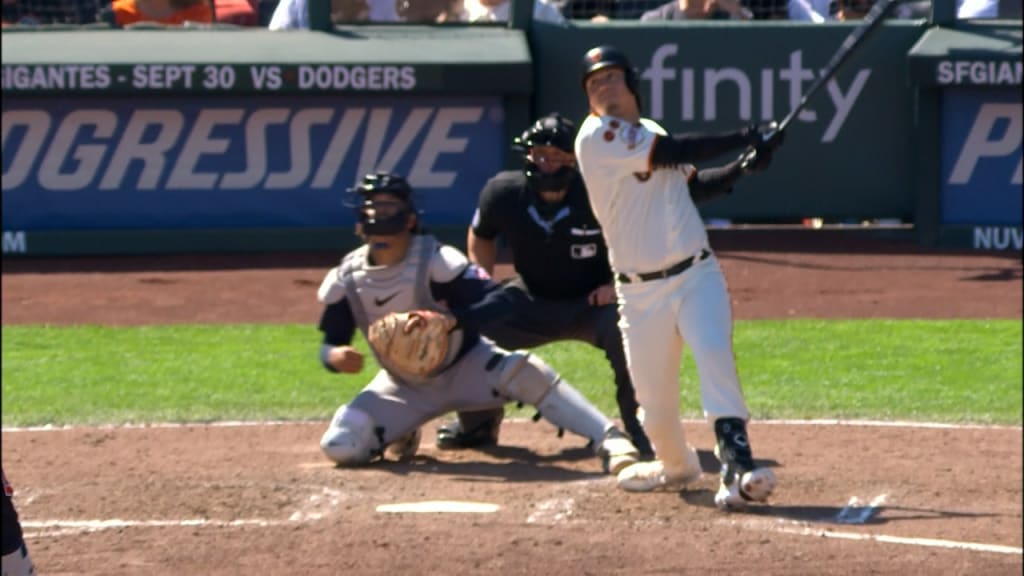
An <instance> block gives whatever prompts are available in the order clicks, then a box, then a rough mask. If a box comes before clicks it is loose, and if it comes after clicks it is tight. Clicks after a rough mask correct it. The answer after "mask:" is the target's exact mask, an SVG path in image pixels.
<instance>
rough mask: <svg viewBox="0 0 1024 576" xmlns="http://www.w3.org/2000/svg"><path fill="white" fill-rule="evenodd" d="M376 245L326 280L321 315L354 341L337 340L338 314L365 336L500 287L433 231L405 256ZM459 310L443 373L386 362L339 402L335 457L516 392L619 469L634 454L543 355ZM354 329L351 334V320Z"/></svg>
mask: <svg viewBox="0 0 1024 576" xmlns="http://www.w3.org/2000/svg"><path fill="white" fill-rule="evenodd" d="M368 254H369V247H368V246H365V245H364V246H362V247H360V248H357V249H356V250H354V251H353V252H351V253H349V254H348V255H347V256H345V258H344V259H343V260H342V263H341V265H340V266H338V267H336V268H333V269H332V270H331V271H330V272H329V273H328V274H327V277H326V278H325V279H324V281H323V283H322V284H321V286H320V290H319V292H318V296H319V299H320V301H321V302H322V303H324V304H325V305H327V310H326V311H325V314H324V318H323V319H322V320H321V330H323V331H324V333H325V335H326V337H325V340H327V343H326V344H325V347H329V346H337V345H342V344H348V342H343V341H338V340H343V339H344V334H345V333H346V327H345V326H343V327H342V328H340V329H339V328H337V326H334V327H332V326H331V325H330V324H331V323H332V322H333V323H334V324H335V325H337V324H342V325H343V324H345V322H346V318H347V319H349V321H350V322H351V323H352V325H354V326H355V327H358V328H359V329H360V330H362V331H363V334H364V335H365V334H366V331H367V327H368V326H369V324H370V323H372V322H373V321H375V320H377V319H378V318H380V317H382V316H384V315H386V314H388V313H390V312H402V311H408V310H416V309H431V310H440V311H445V310H448V309H449V308H451V309H455V308H460V309H465V308H468V307H472V306H473V305H474V304H477V303H479V302H480V300H482V299H484V298H485V297H486V294H488V293H489V291H490V290H491V289H492V288H493V287H494V286H495V285H494V283H493V282H492V281H491V280H490V279H489V278H488V277H487V275H486V273H483V272H482V271H481V270H480V269H479V268H477V267H476V266H475V265H472V264H470V263H469V261H468V259H467V258H466V257H465V255H463V254H462V253H461V252H459V251H458V250H456V249H455V248H453V247H451V246H442V245H440V244H439V243H438V242H437V241H436V239H435V238H433V237H432V236H429V235H417V236H413V238H412V242H411V243H410V245H409V249H408V252H407V254H406V258H405V260H404V261H403V262H401V263H400V264H397V265H394V266H387V267H381V266H373V265H371V264H370V263H369V260H368ZM442 300H443V301H444V302H442ZM446 304H447V306H446ZM331 310H334V311H335V312H336V313H333V314H332V313H330V312H331ZM339 310H340V312H337V311H339ZM345 311H347V312H348V314H345V313H344V312H345ZM455 315H456V317H457V318H459V319H460V326H459V327H457V328H456V329H455V330H454V331H453V332H452V338H453V340H452V343H451V346H449V357H448V361H447V364H446V366H447V367H446V368H445V369H444V370H443V371H442V372H441V373H440V374H439V375H437V376H435V377H431V378H419V379H413V378H409V377H404V376H401V377H400V376H398V375H397V374H396V373H395V371H394V370H389V369H388V367H387V366H384V364H382V366H384V369H382V370H380V371H379V372H378V373H377V375H376V376H374V378H373V380H372V381H371V382H370V383H369V384H368V385H367V386H366V387H365V388H364V389H363V390H362V391H361V392H360V393H359V394H358V395H357V396H356V397H355V398H354V399H353V400H352V401H351V402H350V403H348V404H344V405H342V406H341V407H340V408H338V410H337V412H336V413H335V415H334V418H333V419H332V420H331V424H330V426H329V427H328V429H327V431H326V432H324V435H323V438H322V439H321V442H320V446H321V449H322V450H323V451H324V453H325V454H326V455H327V456H328V458H330V459H331V460H334V461H335V462H337V463H339V464H343V465H355V464H363V463H366V462H369V461H371V460H373V459H374V458H376V457H377V456H380V455H381V454H382V453H383V450H384V448H386V447H387V446H388V445H389V444H392V443H399V442H403V441H405V439H406V438H408V437H409V435H414V434H416V433H417V432H418V430H419V427H420V426H422V425H423V424H424V423H426V422H427V421H429V420H431V419H433V418H436V417H437V416H440V415H442V414H444V413H446V412H449V411H452V410H479V409H487V408H493V407H496V406H500V405H502V404H504V403H505V402H507V401H510V400H512V401H519V402H524V403H526V404H530V405H533V406H535V407H536V408H537V409H538V410H539V411H540V412H541V414H543V415H544V417H545V418H546V419H547V420H549V421H550V422H551V423H552V424H554V425H556V426H558V427H560V428H564V429H566V430H569V431H571V432H575V433H577V434H579V435H581V436H584V437H586V438H589V439H590V440H591V441H592V442H593V444H594V446H595V447H597V450H598V453H599V454H601V455H602V456H603V457H605V464H606V466H607V467H608V468H609V470H610V471H612V472H614V471H616V469H619V468H622V467H624V466H625V465H627V464H629V463H631V462H635V458H636V449H635V448H634V447H633V446H632V444H631V443H630V442H629V441H628V440H627V439H625V438H624V437H623V436H622V435H621V433H618V431H617V430H616V429H615V428H614V425H613V423H612V422H611V421H610V420H609V419H608V418H607V417H605V416H604V415H603V414H601V413H600V412H599V411H598V410H597V409H596V408H594V407H593V406H592V405H591V404H590V403H589V402H588V401H587V400H586V399H585V398H584V397H583V396H582V395H581V394H580V393H579V392H577V391H576V390H575V389H574V388H573V387H572V386H571V385H570V384H569V383H568V382H565V381H563V380H562V379H561V378H560V377H559V376H558V374H556V373H555V371H554V370H552V369H551V368H550V367H549V366H548V365H547V364H546V363H545V362H544V361H543V360H541V359H540V358H538V357H536V356H533V355H531V354H529V353H527V352H520V351H517V352H509V351H507V350H504V349H502V348H499V347H497V346H496V345H494V343H493V342H491V341H489V340H487V339H484V338H481V337H480V336H479V335H478V334H477V333H476V331H475V328H474V327H473V323H472V322H470V321H469V320H468V319H469V316H468V315H465V314H462V315H460V314H458V313H456V314H455ZM331 318H334V320H331ZM467 324H468V327H467ZM347 332H348V334H349V339H350V336H351V332H352V330H351V328H349V329H348V330H347ZM332 334H333V335H337V334H342V336H341V337H338V336H334V337H333V338H332ZM332 339H333V340H335V341H331V340H332ZM378 361H381V359H380V358H378ZM413 448H415V446H413Z"/></svg>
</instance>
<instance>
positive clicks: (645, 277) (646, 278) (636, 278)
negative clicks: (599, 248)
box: [616, 248, 711, 284]
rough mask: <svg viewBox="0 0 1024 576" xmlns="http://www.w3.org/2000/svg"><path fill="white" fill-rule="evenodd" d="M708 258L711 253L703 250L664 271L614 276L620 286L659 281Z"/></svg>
mask: <svg viewBox="0 0 1024 576" xmlns="http://www.w3.org/2000/svg"><path fill="white" fill-rule="evenodd" d="M708 256H711V251H710V250H708V249H707V248H705V249H704V250H701V251H700V254H697V255H695V256H690V257H689V258H687V259H686V260H680V261H679V262H677V263H675V264H673V265H672V266H669V267H668V268H665V269H664V270H658V271H657V272H642V273H640V274H629V275H626V274H623V273H621V272H620V273H619V274H618V275H617V276H616V278H618V279H619V282H621V283H622V284H631V283H634V282H650V281H651V280H660V279H662V278H668V277H669V276H675V275H676V274H682V273H683V272H686V269H687V268H689V267H690V266H693V265H694V264H696V263H697V262H700V261H701V260H705V259H707V257H708Z"/></svg>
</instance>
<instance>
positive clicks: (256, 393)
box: [2, 320, 1022, 426]
mask: <svg viewBox="0 0 1024 576" xmlns="http://www.w3.org/2000/svg"><path fill="white" fill-rule="evenodd" d="M1021 326H1022V323H1021V321H1020V320H945V321H930V320H929V321H924V320H849V321H847V320H843V321H823V320H786V321H749V322H740V323H738V324H737V326H736V333H735V343H736V355H737V359H738V363H739V372H740V378H741V381H742V382H743V388H744V392H745V393H746V397H747V401H748V403H749V405H750V408H751V411H752V412H753V413H754V416H755V418H759V419H764V418H857V419H883V420H890V419H891V420H918V421H939V422H979V423H999V424H1015V425H1020V424H1021V399H1022V398H1021V390H1022V361H1021V352H1022V332H1021ZM2 336H3V347H2V372H3V374H2V376H3V380H2V382H3V425H4V426H32V425H43V424H55V425H63V424H96V423H125V422H135V423H142V422H167V421H176V422H177V421H211V420H238V419H245V420H251V419H327V418H329V417H330V415H331V414H332V413H333V411H334V409H335V408H336V407H337V405H338V404H340V403H343V402H345V401H346V400H348V399H349V398H351V397H352V396H353V395H354V394H355V393H356V392H358V391H359V389H360V388H362V386H363V385H364V383H365V382H366V381H367V380H368V379H369V378H370V376H372V374H373V373H374V371H375V370H376V366H375V365H374V364H373V362H372V361H369V362H367V366H366V368H365V369H364V370H363V372H362V373H361V374H356V375H336V374H330V373H327V372H326V371H325V370H323V368H322V367H321V366H320V363H319V360H318V352H319V341H320V334H319V332H317V331H316V329H315V327H312V326H299V325H234V326H158V327H141V328H110V327H99V326H76V327H50V326H4V327H3V333H2ZM356 345H357V347H359V348H360V349H362V350H363V351H364V352H365V350H366V345H365V343H364V342H363V341H362V340H359V341H357V343H356ZM538 352H539V354H540V355H541V356H543V357H544V358H545V359H547V360H548V361H549V362H550V363H551V364H552V365H553V366H555V368H556V369H558V370H559V371H560V372H561V373H562V375H563V376H564V377H565V378H566V379H567V380H569V381H570V382H572V383H573V384H574V385H576V386H577V387H578V388H579V389H580V390H581V391H583V392H584V394H586V395H587V396H588V397H589V398H590V399H591V400H593V401H594V403H595V404H597V406H598V407H599V408H600V409H601V410H603V411H604V412H605V413H607V414H611V415H615V414H616V413H617V409H616V406H615V400H614V385H613V383H612V378H611V370H610V369H609V368H608V365H607V363H606V361H605V360H604V357H603V355H602V354H601V352H600V351H598V350H596V349H593V348H590V347H589V346H586V345H584V344H577V343H562V344H554V345H549V346H545V347H544V348H541V349H540V350H539V351H538ZM680 383H681V385H680V406H681V410H682V414H683V415H684V416H686V417H699V416H700V413H701V412H700V397H699V387H698V384H697V378H696V369H695V367H694V364H693V360H692V357H690V356H689V355H688V354H687V355H686V356H685V359H684V363H683V367H682V370H681V371H680ZM530 413H532V412H531V411H529V410H524V411H523V412H522V414H530Z"/></svg>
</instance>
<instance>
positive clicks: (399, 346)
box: [366, 310, 455, 376]
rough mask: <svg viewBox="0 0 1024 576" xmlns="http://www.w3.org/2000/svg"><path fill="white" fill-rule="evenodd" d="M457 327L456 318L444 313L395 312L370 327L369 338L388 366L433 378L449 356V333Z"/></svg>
mask: <svg viewBox="0 0 1024 576" xmlns="http://www.w3.org/2000/svg"><path fill="white" fill-rule="evenodd" d="M454 326H455V319H454V318H452V317H451V316H448V315H447V314H442V313H441V312H434V311H432V310H414V311H412V312H392V313H391V314H388V315H387V316H384V317H382V318H379V319H377V321H375V322H374V323H372V324H370V327H369V329H368V330H367V336H366V339H367V340H369V342H370V346H372V347H373V350H374V351H375V352H376V353H377V356H379V357H380V358H381V360H382V361H384V362H385V363H387V364H388V365H389V366H391V367H394V368H397V369H398V370H401V371H402V372H405V373H407V374H413V375H415V376H430V375H432V374H434V373H435V372H436V371H437V370H438V369H439V368H441V364H442V363H443V362H444V360H445V358H446V357H447V355H448V342H449V336H448V333H449V332H450V331H451V329H452V328H453V327H454Z"/></svg>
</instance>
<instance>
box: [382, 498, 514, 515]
mask: <svg viewBox="0 0 1024 576" xmlns="http://www.w3.org/2000/svg"><path fill="white" fill-rule="evenodd" d="M499 508H500V506H498V505H497V504H488V503H487V502H461V501H458V500H428V501H426V502H399V503H397V504H381V505H380V506H377V512H386V513H392V514H401V513H405V512H415V513H423V512H428V513H451V514H490V513H491V512H497V511H498V509H499Z"/></svg>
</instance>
